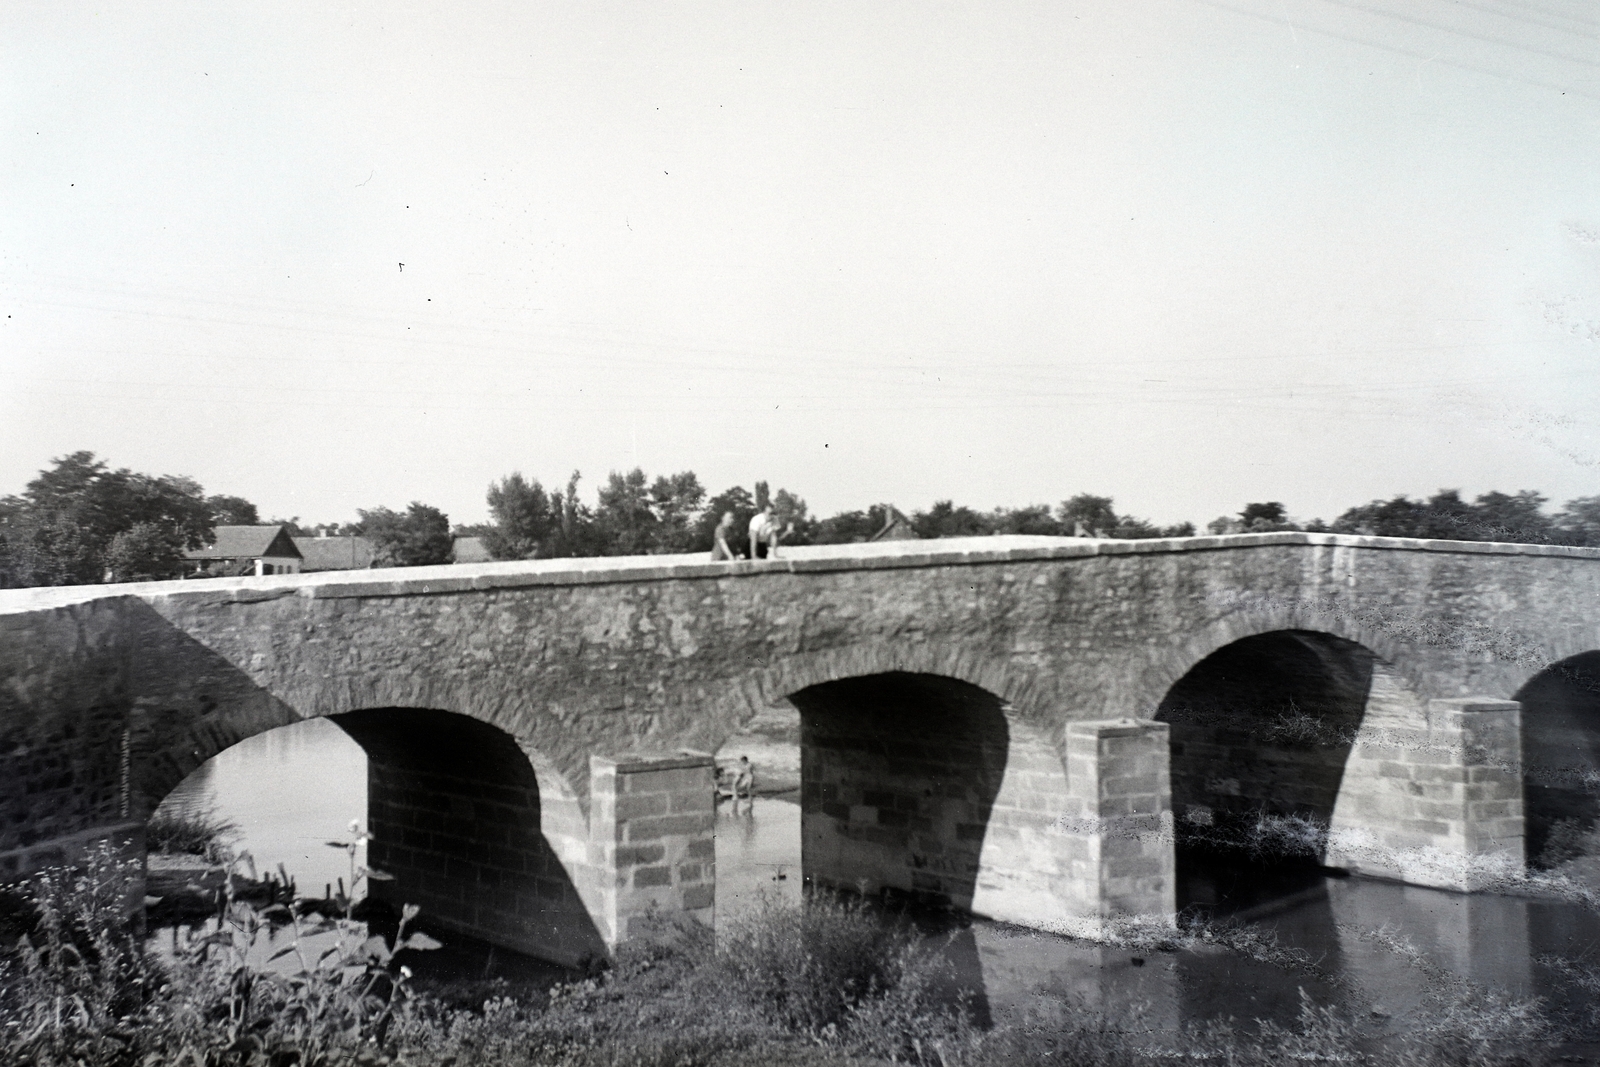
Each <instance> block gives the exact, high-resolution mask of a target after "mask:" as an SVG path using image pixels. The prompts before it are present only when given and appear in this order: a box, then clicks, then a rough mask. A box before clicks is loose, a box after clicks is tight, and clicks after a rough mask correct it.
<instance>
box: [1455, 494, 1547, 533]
mask: <svg viewBox="0 0 1600 1067" xmlns="http://www.w3.org/2000/svg"><path fill="white" fill-rule="evenodd" d="M1548 502H1549V498H1548V497H1546V496H1544V495H1543V494H1542V493H1536V492H1534V491H1533V490H1531V489H1524V490H1522V491H1521V492H1519V493H1517V494H1516V495H1515V496H1511V495H1508V494H1506V493H1500V492H1489V493H1484V494H1483V495H1482V496H1480V497H1478V498H1477V500H1475V501H1473V503H1474V504H1475V505H1476V507H1475V508H1474V511H1475V512H1476V516H1475V517H1476V518H1477V520H1478V526H1479V530H1478V532H1479V533H1481V535H1482V538H1483V540H1485V541H1516V542H1524V543H1528V544H1547V543H1549V541H1550V539H1551V536H1552V535H1553V534H1555V532H1556V524H1555V522H1554V521H1553V520H1552V519H1551V518H1550V516H1548V515H1546V514H1545V513H1544V506H1545V504H1547V503H1548Z"/></svg>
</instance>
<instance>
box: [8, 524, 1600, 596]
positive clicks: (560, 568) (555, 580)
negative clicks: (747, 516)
mask: <svg viewBox="0 0 1600 1067" xmlns="http://www.w3.org/2000/svg"><path fill="white" fill-rule="evenodd" d="M1278 545H1302V546H1311V547H1324V548H1344V549H1362V550H1367V551H1379V552H1382V551H1390V552H1393V551H1401V552H1434V553H1444V554H1452V555H1471V556H1557V557H1564V558H1568V559H1581V560H1595V561H1600V548H1578V547H1574V546H1569V545H1525V544H1511V543H1504V542H1497V541H1435V540H1424V539H1421V538H1413V537H1367V536H1362V535H1356V534H1325V533H1303V532H1299V531H1284V532H1281V533H1261V534H1226V535H1220V536H1213V537H1160V538H1149V539H1143V540H1113V539H1097V538H1083V537H1038V536H1027V535H1018V534H1000V535H996V536H992V537H950V538H943V539H939V540H926V541H924V540H917V541H874V542H867V543H860V544H848V545H807V546H796V547H787V548H782V549H781V550H780V551H781V552H782V555H781V556H779V557H778V558H776V559H764V560H735V561H732V562H712V561H711V560H710V559H708V558H707V553H703V552H696V553H693V554H686V555H670V556H591V557H584V558H574V559H539V560H508V561H506V562H501V563H466V564H463V563H451V564H442V565H439V566H432V567H390V568H380V569H374V570H358V571H319V572H317V573H314V574H276V575H268V576H264V577H260V578H256V577H247V578H191V579H180V580H174V581H164V582H126V583H122V584H115V585H71V586H43V587H34V588H29V589H7V590H0V615H8V614H18V613H22V612H29V611H39V610H45V609H49V608H57V607H64V606H67V605H71V604H81V603H85V602H88V601H93V600H104V599H112V598H117V597H130V596H131V597H138V598H141V599H145V600H153V599H164V598H168V597H183V598H185V599H190V598H196V599H199V600H201V601H204V600H211V601H215V602H223V603H226V602H233V603H248V602H251V601H258V600H276V599H279V598H281V597H290V596H299V597H307V598H349V597H354V598H366V597H396V596H416V595H419V594H420V595H431V594H440V593H467V592H482V591H487V590H491V589H515V588H518V587H522V586H536V585H608V584H616V583H628V582H655V581H668V580H683V579H722V578H757V577H762V576H767V575H774V574H807V573H818V574H822V573H834V572H839V571H853V570H863V571H865V570H892V569H899V568H925V567H948V566H982V565H994V564H1006V563H1032V562H1040V561H1045V560H1057V559H1063V560H1064V559H1085V558H1091V557H1096V556H1136V555H1164V554H1169V553H1177V552H1225V551H1233V550H1238V549H1251V548H1266V547H1271V546H1278Z"/></svg>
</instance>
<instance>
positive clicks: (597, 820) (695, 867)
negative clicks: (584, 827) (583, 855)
mask: <svg viewBox="0 0 1600 1067" xmlns="http://www.w3.org/2000/svg"><path fill="white" fill-rule="evenodd" d="M590 767H591V772H590V791H589V795H590V817H589V855H588V866H589V869H590V871H591V872H592V877H593V878H594V885H595V891H594V896H593V899H592V908H593V912H594V914H595V916H596V918H597V920H598V922H599V926H600V932H601V936H602V937H603V938H604V939H605V942H606V944H607V945H608V946H611V947H615V946H616V945H617V944H618V943H620V942H622V941H625V940H630V939H633V938H637V937H648V936H650V934H651V933H652V932H653V931H652V930H651V929H650V925H649V924H650V921H651V920H652V918H655V917H662V918H664V917H669V916H676V915H689V916H692V917H694V918H697V919H699V920H701V921H702V922H706V923H710V922H711V920H712V912H713V907H714V905H715V900H716V861H715V858H714V857H715V855H716V853H715V842H714V841H713V839H712V828H713V825H714V824H715V821H716V809H715V800H714V797H713V792H712V788H713V782H714V773H713V772H714V768H713V764H712V760H711V756H710V755H708V754H706V753H687V752H680V753H677V754H673V755H661V754H650V753H632V754H628V755H625V756H618V757H614V758H613V757H606V756H594V757H592V759H591V762H590ZM641 802H643V803H641ZM656 810H676V811H678V812H680V813H681V814H677V815H666V816H663V815H655V814H650V812H653V811H656ZM634 811H639V812H642V813H641V814H630V812H634ZM640 842H648V844H641V843H640Z"/></svg>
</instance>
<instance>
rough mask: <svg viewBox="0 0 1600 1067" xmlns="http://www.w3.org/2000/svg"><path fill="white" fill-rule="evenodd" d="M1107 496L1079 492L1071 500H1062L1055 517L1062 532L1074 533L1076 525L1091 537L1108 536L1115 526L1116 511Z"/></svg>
mask: <svg viewBox="0 0 1600 1067" xmlns="http://www.w3.org/2000/svg"><path fill="white" fill-rule="evenodd" d="M1111 504H1112V500H1111V498H1110V497H1108V496H1094V495H1092V494H1090V493H1079V494H1078V495H1077V496H1075V497H1073V498H1072V499H1071V500H1063V501H1062V502H1061V506H1060V507H1059V508H1057V509H1056V518H1057V519H1058V520H1059V521H1060V523H1061V530H1062V532H1063V533H1068V534H1071V533H1076V532H1077V529H1078V527H1080V526H1081V527H1083V529H1084V530H1085V531H1086V532H1087V533H1088V534H1089V535H1090V536H1091V537H1109V536H1111V534H1112V531H1114V530H1115V529H1116V528H1117V521H1118V520H1117V513H1116V511H1115V510H1113V509H1112V506H1111Z"/></svg>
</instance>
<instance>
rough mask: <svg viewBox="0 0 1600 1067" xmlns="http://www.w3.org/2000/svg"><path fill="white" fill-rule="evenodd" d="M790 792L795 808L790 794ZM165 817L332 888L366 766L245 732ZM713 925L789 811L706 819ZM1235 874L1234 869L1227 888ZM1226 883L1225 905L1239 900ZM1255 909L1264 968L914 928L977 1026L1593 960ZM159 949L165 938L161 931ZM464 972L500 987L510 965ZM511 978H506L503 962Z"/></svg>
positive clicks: (1436, 930)
mask: <svg viewBox="0 0 1600 1067" xmlns="http://www.w3.org/2000/svg"><path fill="white" fill-rule="evenodd" d="M790 796H794V794H790ZM170 802H171V803H174V804H178V805H182V806H190V807H196V808H201V809H204V808H207V807H214V808H215V809H216V811H217V812H218V813H219V814H221V815H223V816H224V817H226V818H229V819H231V820H233V821H234V822H236V823H237V824H238V825H239V827H240V830H241V831H242V840H241V842H240V847H243V848H246V849H248V850H250V851H251V853H252V854H253V855H254V856H255V858H256V860H257V862H258V864H259V865H262V866H265V867H268V868H274V867H276V865H277V864H278V863H282V864H283V865H284V866H285V867H286V868H287V869H288V870H289V872H290V873H291V874H292V875H294V876H295V877H296V879H297V881H298V882H299V885H300V889H301V891H302V892H303V893H315V894H320V892H321V888H322V886H323V884H324V883H328V882H332V881H334V880H335V879H336V878H339V877H348V874H347V871H348V868H347V860H346V859H345V856H344V854H343V853H341V852H338V851H336V850H334V849H331V848H328V847H327V846H326V845H325V844H324V842H325V841H329V840H342V839H344V838H345V837H346V836H347V835H348V832H349V822H350V820H352V819H358V820H361V821H362V822H363V823H364V822H365V819H366V757H365V755H364V754H363V753H362V751H361V749H360V748H359V747H358V746H357V745H356V744H355V742H353V741H351V740H350V739H349V737H347V736H346V735H345V734H344V733H343V732H342V731H341V730H339V728H338V727H337V726H334V725H333V724H332V723H327V722H321V721H311V722H306V723H303V724H300V725H298V726H294V727H289V728H285V729H282V730H276V731H272V732H271V733H267V734H262V735H260V736H258V737H255V738H252V739H251V740H249V741H246V742H243V743H242V744H240V745H237V746H235V747H234V748H232V749H229V750H228V751H227V752H225V753H223V754H222V755H220V756H218V757H217V758H216V759H214V760H212V761H211V762H210V763H208V764H207V765H206V766H204V767H202V768H201V769H200V770H199V771H197V772H196V773H195V774H194V775H192V776H191V777H190V778H189V779H188V780H186V781H185V782H184V783H183V785H182V786H181V787H180V788H179V789H178V790H177V791H176V792H175V793H174V794H173V797H172V800H171V801H170ZM716 841H717V912H718V916H719V919H720V918H726V917H727V916H730V915H735V914H738V913H739V912H740V911H741V910H742V909H744V908H747V907H749V906H750V902H751V901H753V900H755V899H756V898H757V897H758V895H759V894H762V893H770V894H777V895H779V896H780V897H783V898H787V899H793V900H798V899H799V896H800V892H801V878H800V809H799V807H798V806H797V804H795V803H793V802H792V801H791V800H786V799H783V798H770V797H761V798H757V799H756V800H755V802H754V804H753V806H752V807H751V808H750V810H749V811H748V812H745V811H741V812H740V813H738V814H734V813H732V812H731V811H730V809H729V806H728V805H727V804H723V805H722V806H721V807H720V808H719V811H718V815H717V837H716ZM1249 878H1250V876H1249V875H1248V874H1247V875H1244V876H1240V875H1238V874H1237V873H1235V881H1236V882H1238V883H1244V882H1248V881H1249ZM1252 888H1259V887H1252V886H1250V885H1243V886H1242V888H1241V886H1240V885H1235V886H1234V887H1232V888H1228V889H1225V892H1224V895H1227V894H1229V893H1233V894H1234V895H1235V896H1237V895H1239V893H1248V892H1249V891H1250V890H1251V889H1252ZM1276 894H1277V895H1276V896H1274V895H1273V894H1271V893H1266V894H1261V893H1257V894H1256V895H1257V896H1260V897H1264V898H1265V899H1264V901H1263V902H1260V903H1254V904H1253V906H1252V907H1250V908H1249V909H1248V910H1245V911H1242V912H1240V913H1239V914H1238V915H1236V916H1235V917H1234V918H1233V919H1232V920H1231V921H1232V922H1233V923H1234V924H1235V925H1237V926H1240V927H1242V928H1244V929H1245V930H1247V931H1249V932H1251V933H1253V934H1256V935H1259V936H1260V938H1262V939H1265V940H1266V941H1267V942H1269V943H1272V944H1275V945H1276V946H1277V948H1278V949H1280V950H1285V951H1283V952H1281V953H1280V955H1281V956H1282V957H1285V958H1281V959H1278V960H1276V961H1274V960H1272V959H1263V958H1260V957H1261V956H1262V955H1263V954H1259V953H1258V954H1257V956H1256V958H1252V957H1251V956H1250V955H1243V954H1240V953H1238V952H1235V951H1232V950H1229V949H1224V948H1222V947H1217V946H1202V947H1200V948H1198V949H1186V950H1184V951H1180V952H1146V951H1136V950H1131V949H1126V948H1114V947H1107V946H1101V945H1094V944H1089V943H1086V942H1080V941H1073V940H1070V939H1066V938H1060V937H1053V936H1050V935H1045V934H1039V933H1036V932H1032V931H1028V930H1023V929H1019V928H1017V927H1012V926H1008V925H1005V924H1001V923H991V922H985V921H970V922H968V921H962V920H957V921H955V922H952V923H947V924H945V925H944V926H943V927H942V928H939V929H936V930H934V931H932V932H930V934H929V936H930V937H933V938H937V939H938V941H939V943H940V944H941V945H942V946H943V950H944V952H945V953H946V955H947V957H948V958H949V959H950V960H951V962H952V963H953V964H954V967H955V970H956V971H957V973H958V974H959V976H960V977H961V979H962V981H963V982H964V984H966V985H967V986H968V987H969V988H970V989H972V990H973V991H974V992H975V993H976V995H977V1007H978V1008H979V1010H980V1011H981V1012H983V1013H985V1014H988V1015H991V1016H993V1015H998V1014H1000V1013H1003V1012H1006V1011H1010V1010H1015V1009H1018V1008H1026V1007H1027V1006H1028V1005H1030V1004H1032V1003H1034V1002H1035V1001H1037V1000H1038V999H1039V997H1040V996H1041V994H1042V995H1046V996H1055V997H1059V996H1072V997H1076V998H1078V999H1079V1000H1080V1001H1082V1002H1084V1003H1086V1004H1088V1005H1090V1006H1093V1007H1097V1008H1101V1009H1104V1010H1106V1011H1107V1012H1110V1013H1112V1014H1114V1015H1120V1014H1124V1013H1126V1012H1128V1011H1130V1010H1137V1011H1138V1012H1139V1013H1140V1014H1141V1015H1142V1016H1143V1018H1144V1019H1145V1020H1146V1022H1147V1023H1148V1024H1149V1025H1152V1026H1156V1027H1159V1028H1165V1027H1167V1026H1170V1025H1174V1024H1176V1023H1177V1022H1179V1021H1183V1020H1196V1019H1203V1018H1218V1017H1228V1016H1232V1017H1235V1018H1238V1019H1241V1020H1243V1019H1252V1018H1258V1017H1259V1018H1273V1019H1278V1020H1282V1021H1286V1022H1287V1021H1290V1020H1292V1019H1293V1018H1294V1017H1295V1015H1296V1014H1297V1012H1298V1011H1299V1006H1300V996H1301V990H1304V991H1305V992H1306V993H1307V994H1309V995H1310V996H1311V997H1312V998H1313V999H1315V1000H1316V1001H1317V1002H1319V1003H1325V1004H1326V1003H1342V1004H1345V1005H1348V1006H1350V1007H1352V1008H1355V1009H1357V1010H1358V1011H1360V1012H1361V1013H1362V1014H1363V1015H1366V1016H1368V1017H1369V1018H1371V1019H1374V1020H1376V1021H1377V1025H1380V1026H1382V1025H1388V1026H1391V1027H1393V1028H1396V1029H1402V1028H1405V1027H1407V1026H1408V1025H1409V1021H1408V1015H1409V1013H1413V1012H1417V1011H1419V1010H1422V1009H1424V1008H1425V1007H1426V1001H1427V998H1428V996H1429V995H1430V992H1432V991H1444V990H1447V989H1448V988H1450V987H1451V986H1452V985H1459V983H1461V982H1470V983H1473V984H1476V985H1478V986H1481V987H1485V988H1489V989H1493V990H1499V991H1503V992H1505V993H1510V994H1514V995H1519V996H1530V995H1537V996H1543V997H1546V998H1548V999H1551V1000H1553V1001H1556V1002H1558V1003H1559V1002H1567V1001H1570V1000H1571V999H1572V998H1573V996H1574V994H1573V993H1572V991H1571V990H1570V989H1568V988H1566V987H1565V986H1563V985H1562V984H1561V982H1559V981H1558V980H1557V979H1556V976H1555V973H1554V971H1553V970H1552V969H1551V968H1550V967H1549V966H1548V965H1547V964H1545V963H1541V960H1547V959H1548V958H1550V957H1559V958H1562V959H1567V960H1584V961H1589V962H1600V921H1597V918H1596V916H1595V915H1594V914H1593V913H1590V912H1587V911H1585V910H1583V909H1581V908H1578V907H1576V906H1572V905H1565V904H1559V903H1554V902H1544V901H1534V900H1526V899H1521V898H1512V897H1504V896H1495V895H1471V896H1468V895H1462V894H1456V893H1447V892H1440V891H1437V890H1428V889H1420V888H1417V887H1412V886H1401V885H1394V884H1391V883H1385V882H1377V881H1370V880H1364V879H1355V878H1336V877H1328V876H1324V875H1322V874H1320V873H1317V872H1307V873H1303V874H1301V875H1299V876H1297V878H1296V880H1295V881H1294V883H1293V884H1292V885H1288V886H1284V887H1279V888H1277V889H1276ZM163 936H165V937H168V938H170V937H171V936H173V935H172V934H171V932H170V931H168V932H166V933H165V934H164V935H163ZM485 951H487V950H486V949H482V947H481V946H480V948H479V950H478V951H477V954H476V955H472V954H471V952H468V951H467V950H466V949H463V952H466V953H467V954H466V955H463V956H462V959H470V960H471V962H470V963H469V964H468V965H467V966H469V967H470V968H477V967H479V966H482V967H483V968H484V970H485V973H487V972H488V971H489V970H491V969H494V970H495V971H496V973H505V972H506V970H507V969H508V966H507V965H508V964H509V963H510V960H509V954H505V953H503V952H502V953H501V960H500V963H499V964H498V965H496V964H495V963H494V958H493V957H490V958H489V959H488V960H487V961H484V956H483V953H484V952H485ZM511 969H515V965H512V966H511Z"/></svg>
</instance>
